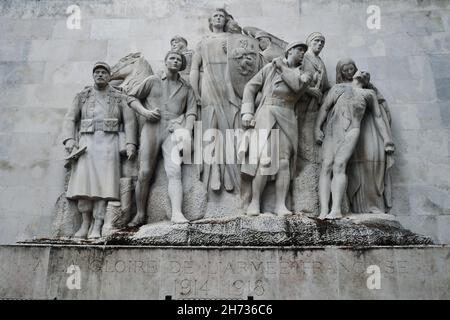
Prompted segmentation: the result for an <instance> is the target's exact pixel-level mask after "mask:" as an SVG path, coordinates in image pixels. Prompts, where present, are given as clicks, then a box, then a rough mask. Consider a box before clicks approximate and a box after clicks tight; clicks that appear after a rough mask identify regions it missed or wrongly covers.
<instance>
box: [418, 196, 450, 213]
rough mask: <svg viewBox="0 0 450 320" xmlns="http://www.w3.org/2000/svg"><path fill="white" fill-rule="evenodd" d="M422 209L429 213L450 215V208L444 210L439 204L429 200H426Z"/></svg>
mask: <svg viewBox="0 0 450 320" xmlns="http://www.w3.org/2000/svg"><path fill="white" fill-rule="evenodd" d="M422 207H423V209H425V211H427V212H432V213H438V214H450V208H443V207H442V206H440V205H438V204H437V203H435V202H434V201H432V200H430V199H428V198H427V199H426V200H425V202H424V204H423V206H422Z"/></svg>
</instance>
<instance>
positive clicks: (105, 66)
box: [92, 61, 111, 74]
mask: <svg viewBox="0 0 450 320" xmlns="http://www.w3.org/2000/svg"><path fill="white" fill-rule="evenodd" d="M98 68H103V69H105V70H106V71H108V73H109V74H111V67H110V66H109V64H107V63H106V62H103V61H98V62H96V63H95V64H94V67H93V68H92V72H95V70H96V69H98Z"/></svg>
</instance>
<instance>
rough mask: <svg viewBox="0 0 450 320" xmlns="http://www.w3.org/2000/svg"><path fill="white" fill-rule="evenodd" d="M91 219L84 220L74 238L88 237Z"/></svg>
mask: <svg viewBox="0 0 450 320" xmlns="http://www.w3.org/2000/svg"><path fill="white" fill-rule="evenodd" d="M90 224H91V223H90V221H83V223H82V224H81V227H80V229H78V231H77V232H76V233H75V234H74V236H73V237H74V238H80V239H86V238H87V235H88V233H89V227H90Z"/></svg>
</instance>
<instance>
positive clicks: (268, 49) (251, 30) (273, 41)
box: [242, 27, 288, 63]
mask: <svg viewBox="0 0 450 320" xmlns="http://www.w3.org/2000/svg"><path fill="white" fill-rule="evenodd" d="M242 32H243V33H244V34H246V35H248V36H250V37H252V38H255V39H256V40H258V43H259V49H260V54H261V55H262V56H263V58H264V61H265V63H269V62H271V61H272V60H273V59H274V58H277V57H280V56H283V55H284V50H285V49H286V47H287V45H288V43H287V42H286V41H284V40H282V39H280V38H278V37H277V36H274V35H273V34H271V33H270V32H267V31H264V30H261V29H260V28H256V27H244V28H243V30H242Z"/></svg>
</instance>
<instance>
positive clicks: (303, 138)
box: [298, 32, 330, 162]
mask: <svg viewBox="0 0 450 320" xmlns="http://www.w3.org/2000/svg"><path fill="white" fill-rule="evenodd" d="M306 45H307V46H308V51H307V52H306V53H305V57H304V59H303V64H302V70H303V71H307V72H310V73H311V74H312V75H313V83H312V85H311V86H310V88H309V89H308V90H307V92H306V93H307V94H306V95H304V96H303V97H302V99H301V100H300V102H299V106H298V112H299V113H300V114H306V115H309V114H312V115H313V117H315V114H316V112H317V111H318V110H319V107H320V104H321V102H322V98H323V97H324V95H325V94H326V93H327V91H328V90H329V89H330V84H329V83H328V75H327V70H326V68H325V64H324V63H323V61H322V59H321V58H320V56H319V55H320V53H321V52H322V50H323V47H324V46H325V37H324V36H323V35H322V34H321V33H320V32H313V33H311V34H310V35H309V36H308V38H307V39H306ZM298 121H299V126H298V128H299V130H300V132H299V137H300V139H299V142H300V144H299V150H301V157H302V158H304V159H305V160H307V161H309V162H314V161H317V159H318V152H317V147H315V146H314V137H313V135H312V131H313V130H311V129H312V128H309V127H308V126H305V125H304V122H305V117H299V118H298Z"/></svg>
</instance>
